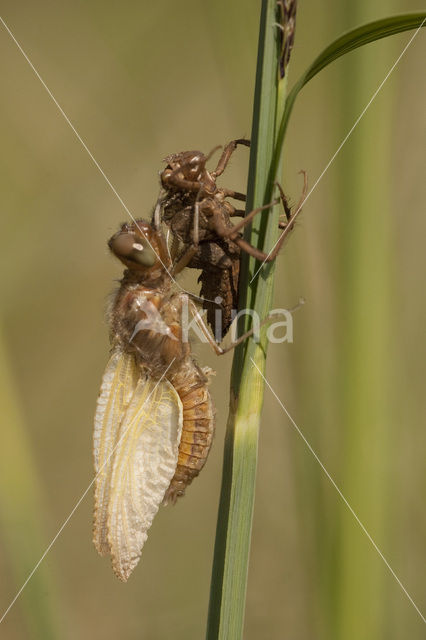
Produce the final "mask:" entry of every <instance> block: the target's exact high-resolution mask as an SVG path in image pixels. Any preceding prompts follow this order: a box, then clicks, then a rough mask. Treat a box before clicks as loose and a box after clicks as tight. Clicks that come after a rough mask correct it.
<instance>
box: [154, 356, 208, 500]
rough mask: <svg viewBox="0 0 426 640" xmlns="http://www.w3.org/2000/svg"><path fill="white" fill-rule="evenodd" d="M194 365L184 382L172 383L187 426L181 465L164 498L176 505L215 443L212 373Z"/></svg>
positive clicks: (182, 443)
mask: <svg viewBox="0 0 426 640" xmlns="http://www.w3.org/2000/svg"><path fill="white" fill-rule="evenodd" d="M190 364H191V365H192V366H189V367H188V368H190V371H188V368H187V369H186V372H185V376H184V379H183V380H182V381H180V380H173V381H172V384H173V386H174V387H175V389H176V391H177V393H178V395H179V397H180V399H181V402H182V407H183V427H182V436H181V439H180V443H179V456H178V463H177V466H176V471H175V474H174V476H173V478H172V480H171V482H170V486H169V488H168V489H167V491H166V494H165V496H164V500H163V502H164V503H165V504H167V503H169V502H171V503H175V502H176V500H177V498H179V497H180V496H183V495H184V493H185V489H186V487H187V486H188V485H189V484H191V482H192V480H193V479H194V478H196V477H197V476H198V474H199V473H200V471H201V469H202V468H203V467H204V464H205V462H206V460H207V456H208V454H209V451H210V447H211V444H212V441H213V435H214V428H215V418H214V409H213V402H212V399H211V396H210V392H209V390H208V386H207V385H208V375H210V374H211V371H210V369H208V368H205V369H204V370H201V369H200V368H199V367H198V366H197V365H196V364H195V363H194V362H191V363H190ZM188 365H189V363H188ZM191 370H192V371H191ZM188 374H189V375H188ZM191 374H192V375H191ZM179 377H180V376H179Z"/></svg>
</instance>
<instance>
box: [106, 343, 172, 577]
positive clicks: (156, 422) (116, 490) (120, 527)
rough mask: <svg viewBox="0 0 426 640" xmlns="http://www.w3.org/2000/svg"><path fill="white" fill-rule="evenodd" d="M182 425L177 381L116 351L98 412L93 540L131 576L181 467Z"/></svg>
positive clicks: (118, 568) (121, 573) (117, 567)
mask: <svg viewBox="0 0 426 640" xmlns="http://www.w3.org/2000/svg"><path fill="white" fill-rule="evenodd" d="M181 432H182V403H181V401H180V398H179V396H178V394H177V393H176V391H175V389H174V387H173V386H172V385H171V384H170V383H169V382H168V381H167V380H162V381H160V382H158V381H155V380H152V379H151V378H149V377H144V376H141V372H140V370H138V369H137V368H136V365H135V364H134V361H133V358H132V357H131V356H128V355H126V354H122V353H114V354H113V355H112V357H111V359H110V361H109V363H108V365H107V368H106V371H105V374H104V378H103V382H102V387H101V393H100V396H99V400H98V407H97V411H96V417H95V433H94V452H95V470H96V473H97V474H98V475H97V478H96V485H95V486H96V488H95V523H94V543H95V546H96V548H97V550H98V551H99V553H101V554H103V555H104V554H106V553H111V556H112V563H113V568H114V571H115V573H116V575H117V576H118V577H119V578H120V579H121V580H123V581H126V580H127V578H128V577H129V575H130V573H131V572H132V570H133V568H134V567H135V566H136V564H137V563H138V560H139V558H140V554H141V551H142V547H143V545H144V543H145V540H146V538H147V531H148V529H149V527H150V526H151V523H152V520H153V518H154V516H155V514H156V513H157V511H158V508H159V505H160V504H161V502H162V499H163V497H164V494H165V492H166V490H167V488H168V486H169V484H170V481H171V479H172V477H173V475H174V472H175V470H176V465H177V459H178V447H179V442H180V437H181Z"/></svg>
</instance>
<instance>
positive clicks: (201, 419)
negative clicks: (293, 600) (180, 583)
mask: <svg viewBox="0 0 426 640" xmlns="http://www.w3.org/2000/svg"><path fill="white" fill-rule="evenodd" d="M109 247H110V249H111V251H112V252H113V254H114V255H115V256H116V257H117V258H119V260H121V262H122V263H124V265H125V266H126V270H125V271H124V276H123V279H122V280H121V283H120V287H119V289H118V291H117V293H116V294H115V297H114V301H113V304H112V308H111V311H110V314H109V315H110V317H109V320H110V327H111V343H112V351H111V357H110V360H109V362H108V364H107V367H106V370H105V374H104V376H103V380H102V386H101V390H100V395H99V399H98V403H97V410H96V416H95V427H94V460H95V471H96V479H95V512H94V535H93V539H94V544H95V547H96V549H97V550H98V552H99V553H100V554H101V555H108V554H110V555H111V557H112V564H113V569H114V572H115V573H116V575H117V576H118V577H119V578H120V579H121V580H123V581H126V580H127V578H128V577H129V575H130V573H131V572H132V570H133V569H134V567H135V566H136V564H137V563H138V561H139V557H140V555H141V550H142V547H143V545H144V542H145V540H146V538H147V531H148V529H149V527H150V526H151V523H152V520H153V518H154V516H155V514H156V512H157V511H158V508H159V506H160V505H161V503H167V502H172V503H174V502H175V501H176V499H177V498H178V497H179V496H182V495H183V494H184V492H185V489H186V487H187V486H188V485H189V484H190V483H191V482H192V480H193V479H194V478H195V477H196V476H197V475H198V473H199V472H200V470H201V468H202V467H203V465H204V463H205V461H206V458H207V455H208V453H209V450H210V446H211V443H212V438H213V432H214V409H213V403H212V400H211V397H210V393H209V390H208V382H209V377H210V375H211V373H212V371H211V370H210V369H209V368H201V367H200V366H198V364H197V363H196V362H195V360H194V358H193V356H192V354H191V350H190V346H189V343H188V342H187V341H183V339H182V323H181V312H182V307H183V305H184V304H185V303H186V302H187V296H186V295H185V294H183V293H182V292H178V293H176V292H175V291H174V289H173V281H172V279H171V278H170V271H171V270H172V268H173V267H172V264H171V259H170V257H169V253H168V250H167V245H166V242H165V239H164V238H163V236H162V234H161V233H160V232H159V231H158V230H156V229H155V228H153V227H152V226H151V225H149V224H148V223H147V222H144V221H143V220H139V221H137V222H135V223H132V224H124V225H122V227H121V229H120V230H119V231H118V233H116V234H115V235H114V236H113V237H112V238H111V239H110V241H109Z"/></svg>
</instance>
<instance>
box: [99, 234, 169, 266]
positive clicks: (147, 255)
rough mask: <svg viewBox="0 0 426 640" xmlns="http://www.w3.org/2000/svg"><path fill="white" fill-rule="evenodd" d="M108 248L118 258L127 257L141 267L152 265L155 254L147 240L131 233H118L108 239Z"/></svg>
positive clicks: (154, 261)
mask: <svg viewBox="0 0 426 640" xmlns="http://www.w3.org/2000/svg"><path fill="white" fill-rule="evenodd" d="M110 248H111V251H112V252H113V253H115V255H116V256H117V257H118V258H127V260H132V261H133V262H137V263H138V264H140V265H141V266H142V267H153V266H154V264H155V263H156V261H157V255H156V253H155V251H154V249H153V248H152V247H151V246H150V244H149V242H148V240H146V239H145V238H141V237H139V236H135V235H134V234H132V233H120V234H119V235H117V236H116V237H115V238H112V239H111V241H110Z"/></svg>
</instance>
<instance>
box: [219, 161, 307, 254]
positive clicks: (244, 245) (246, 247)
mask: <svg viewBox="0 0 426 640" xmlns="http://www.w3.org/2000/svg"><path fill="white" fill-rule="evenodd" d="M301 173H303V176H304V184H303V191H302V196H301V198H300V200H299V202H298V205H297V207H296V211H295V212H294V214H293V215H290V217H288V215H289V212H288V210H289V208H288V203H287V198H286V196H285V194H284V192H283V190H282V188H281V186H280V185H279V184H278V183H277V187H278V189H279V191H280V195H281V200H282V202H283V206H284V211H285V215H286V218H287V220H286V224H285V227H284V231H283V232H282V234H281V236H280V237H279V239H278V241H277V242H276V244H275V246H274V247H273V249H272V250H271V252H270V253H265V252H264V251H262V250H261V249H258V248H257V247H253V245H251V244H250V243H248V242H247V240H244V238H241V237H240V236H237V237H236V238H234V237H233V235H232V234H233V233H234V232H235V230H238V229H240V228H242V227H243V226H244V225H245V224H247V221H248V222H250V220H251V219H252V218H254V216H255V215H256V214H257V213H259V211H261V210H262V207H259V208H258V209H254V210H253V211H251V212H250V213H249V214H248V215H247V216H246V217H245V218H244V219H243V220H241V222H239V223H237V224H236V225H235V226H234V228H233V229H226V232H225V233H226V235H227V236H230V238H231V239H232V240H233V241H234V242H235V243H236V244H237V245H238V246H239V247H240V249H242V250H243V251H245V252H246V253H248V254H249V255H250V256H253V258H256V260H260V261H262V262H273V260H275V258H276V257H277V255H278V253H279V251H280V249H281V247H282V244H283V242H284V240H285V239H286V237H287V236H288V234H289V233H290V231H291V230H292V229H293V227H294V221H295V219H296V217H297V216H298V215H299V213H300V211H301V209H302V205H303V202H304V200H305V197H306V192H307V190H308V180H307V175H306V171H302V172H301ZM270 206H271V205H266V207H263V208H269V207H270Z"/></svg>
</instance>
